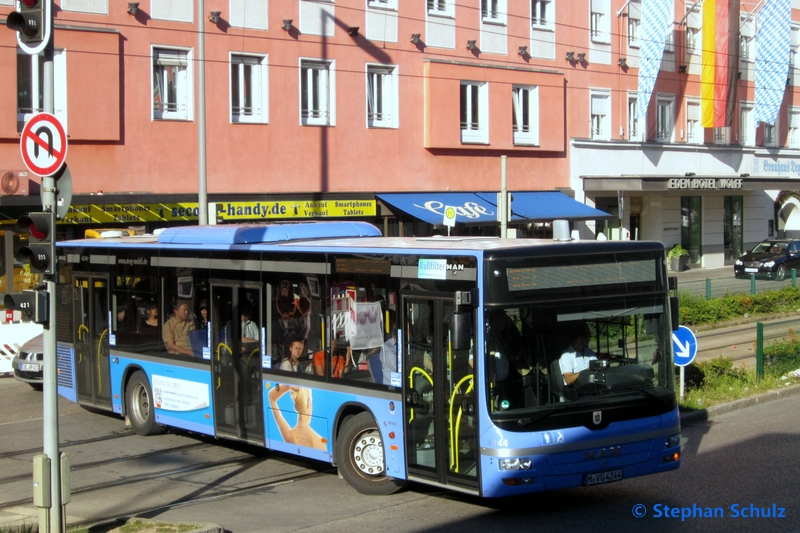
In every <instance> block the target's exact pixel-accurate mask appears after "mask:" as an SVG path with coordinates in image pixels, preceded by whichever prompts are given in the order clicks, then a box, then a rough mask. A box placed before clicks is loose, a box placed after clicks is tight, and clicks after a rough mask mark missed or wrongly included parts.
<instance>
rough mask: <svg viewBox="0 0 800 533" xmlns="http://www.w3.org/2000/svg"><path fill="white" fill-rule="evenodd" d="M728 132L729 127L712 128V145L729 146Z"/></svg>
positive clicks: (729, 132) (729, 133)
mask: <svg viewBox="0 0 800 533" xmlns="http://www.w3.org/2000/svg"><path fill="white" fill-rule="evenodd" d="M730 130H731V128H730V127H729V126H723V127H721V128H714V144H730V136H731V131H730Z"/></svg>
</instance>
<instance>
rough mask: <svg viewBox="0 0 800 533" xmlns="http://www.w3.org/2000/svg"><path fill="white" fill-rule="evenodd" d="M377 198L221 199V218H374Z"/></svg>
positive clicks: (219, 207) (219, 211)
mask: <svg viewBox="0 0 800 533" xmlns="http://www.w3.org/2000/svg"><path fill="white" fill-rule="evenodd" d="M376 213H377V201H375V200H308V201H305V200H291V201H278V202H218V203H217V218H218V219H222V220H226V221H228V220H254V219H255V220H260V219H276V218H279V219H287V218H288V219H293V218H346V217H374V216H376Z"/></svg>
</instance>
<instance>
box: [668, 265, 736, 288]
mask: <svg viewBox="0 0 800 533" xmlns="http://www.w3.org/2000/svg"><path fill="white" fill-rule="evenodd" d="M667 275H668V276H675V277H677V278H678V287H680V286H681V283H684V282H690V281H704V280H706V279H711V280H712V282H713V280H716V279H733V265H731V266H724V267H718V268H693V269H691V270H684V271H683V272H671V271H670V272H667Z"/></svg>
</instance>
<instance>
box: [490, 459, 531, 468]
mask: <svg viewBox="0 0 800 533" xmlns="http://www.w3.org/2000/svg"><path fill="white" fill-rule="evenodd" d="M498 464H499V465H500V470H530V469H531V467H532V466H533V461H531V460H530V459H528V458H526V457H522V458H520V457H515V458H513V459H500V461H499V462H498Z"/></svg>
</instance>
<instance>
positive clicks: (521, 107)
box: [511, 86, 539, 145]
mask: <svg viewBox="0 0 800 533" xmlns="http://www.w3.org/2000/svg"><path fill="white" fill-rule="evenodd" d="M511 95H512V98H513V102H512V103H513V106H512V107H513V116H512V124H513V127H514V144H526V145H538V144H539V89H538V87H522V86H514V87H513V88H512V89H511Z"/></svg>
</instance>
